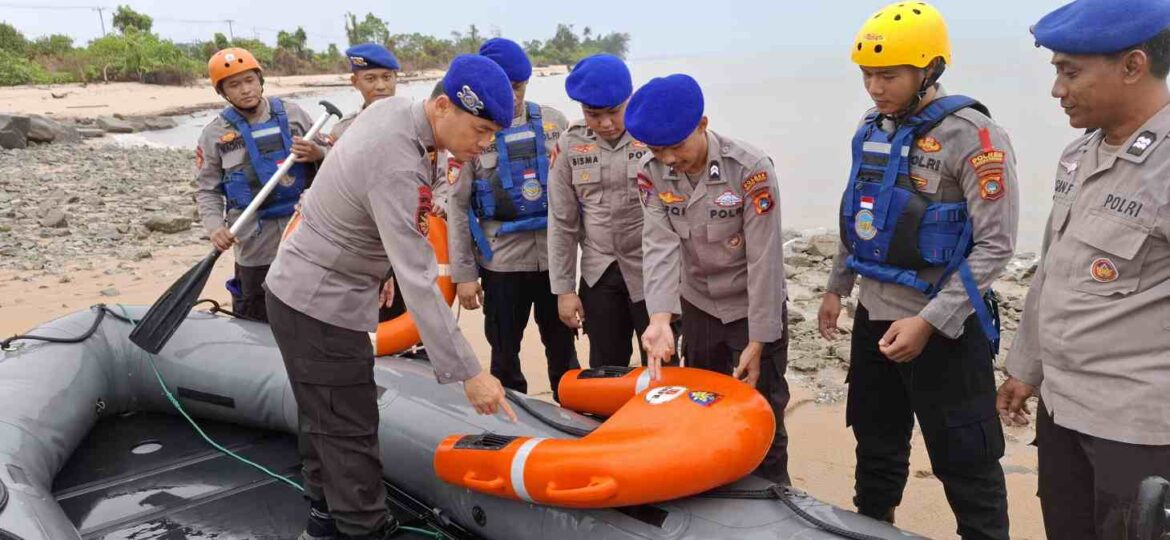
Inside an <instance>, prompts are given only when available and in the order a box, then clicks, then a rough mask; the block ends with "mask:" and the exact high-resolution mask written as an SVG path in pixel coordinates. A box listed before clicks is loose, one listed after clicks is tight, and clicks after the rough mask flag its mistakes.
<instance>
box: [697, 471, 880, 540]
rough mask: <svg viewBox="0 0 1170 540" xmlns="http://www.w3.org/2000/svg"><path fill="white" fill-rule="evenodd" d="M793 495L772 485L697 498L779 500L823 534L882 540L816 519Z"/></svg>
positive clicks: (789, 489)
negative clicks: (793, 498)
mask: <svg viewBox="0 0 1170 540" xmlns="http://www.w3.org/2000/svg"><path fill="white" fill-rule="evenodd" d="M795 493H797V491H796V490H794V489H792V487H791V486H786V485H781V484H772V485H771V486H768V487H766V488H764V489H717V490H714V491H708V492H706V493H700V494H699V495H697V496H698V497H704V498H708V499H751V500H779V501H780V502H782V503H784V506H787V507H788V509H789V510H792V513H794V514H796V515H797V516H800V518H801V519H803V520H805V521H807V522H809V523H811V524H813V525H814V526H816V527H817V528H818V529H821V530H823V531H825V532H828V533H831V534H835V535H837V536H840V537H842V538H849V539H850V540H882V538H881V537H879V536H872V535H868V534H865V533H859V532H856V531H850V530H848V529H842V528H841V527H838V526H836V525H833V524H832V523H827V522H825V521H824V520H821V519H819V518H817V517H816V516H814V515H812V514H810V513H808V511H806V510H805V509H804V508H801V507H800V505H798V504H796V501H794V500H792V496H793V494H795Z"/></svg>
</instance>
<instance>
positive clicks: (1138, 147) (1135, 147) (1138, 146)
mask: <svg viewBox="0 0 1170 540" xmlns="http://www.w3.org/2000/svg"><path fill="white" fill-rule="evenodd" d="M1156 140H1158V136H1157V135H1155V134H1154V132H1153V131H1143V132H1142V134H1141V135H1138V136H1137V138H1136V139H1134V140H1133V144H1131V145H1129V150H1126V151H1125V152H1126V153H1127V154H1129V155H1132V156H1140V155H1142V154H1144V153H1146V150H1148V149H1149V148H1150V146H1153V144H1154V141H1156Z"/></svg>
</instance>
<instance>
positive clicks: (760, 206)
mask: <svg viewBox="0 0 1170 540" xmlns="http://www.w3.org/2000/svg"><path fill="white" fill-rule="evenodd" d="M775 206H776V205H775V204H773V202H772V190H770V189H762V190H760V191H759V192H758V193H756V194H755V195H753V196H752V207H753V208H755V210H756V215H760V216H762V215H764V214H767V213H768V212H771V211H772V208H773V207H775Z"/></svg>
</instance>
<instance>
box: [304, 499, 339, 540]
mask: <svg viewBox="0 0 1170 540" xmlns="http://www.w3.org/2000/svg"><path fill="white" fill-rule="evenodd" d="M336 538H337V525H336V524H335V523H334V522H333V516H331V515H329V505H328V504H326V503H325V501H314V500H310V501H309V521H308V523H306V524H305V532H303V533H301V536H300V538H298V540H334V539H336Z"/></svg>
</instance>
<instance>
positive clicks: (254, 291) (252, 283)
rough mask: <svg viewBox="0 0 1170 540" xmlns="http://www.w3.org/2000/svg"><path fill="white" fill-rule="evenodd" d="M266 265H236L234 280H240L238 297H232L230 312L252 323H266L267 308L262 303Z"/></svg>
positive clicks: (266, 274) (266, 272) (266, 275)
mask: <svg viewBox="0 0 1170 540" xmlns="http://www.w3.org/2000/svg"><path fill="white" fill-rule="evenodd" d="M268 268H269V266H268V265H265V266H240V265H238V264H237V265H236V279H238V280H240V293H241V294H240V296H233V297H232V312H233V313H235V314H236V315H239V316H241V317H245V318H248V319H252V320H254V321H260V322H267V321H268V307H267V305H266V303H265V301H264V297H265V296H266V294H265V291H264V279H265V278H267V277H268Z"/></svg>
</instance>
